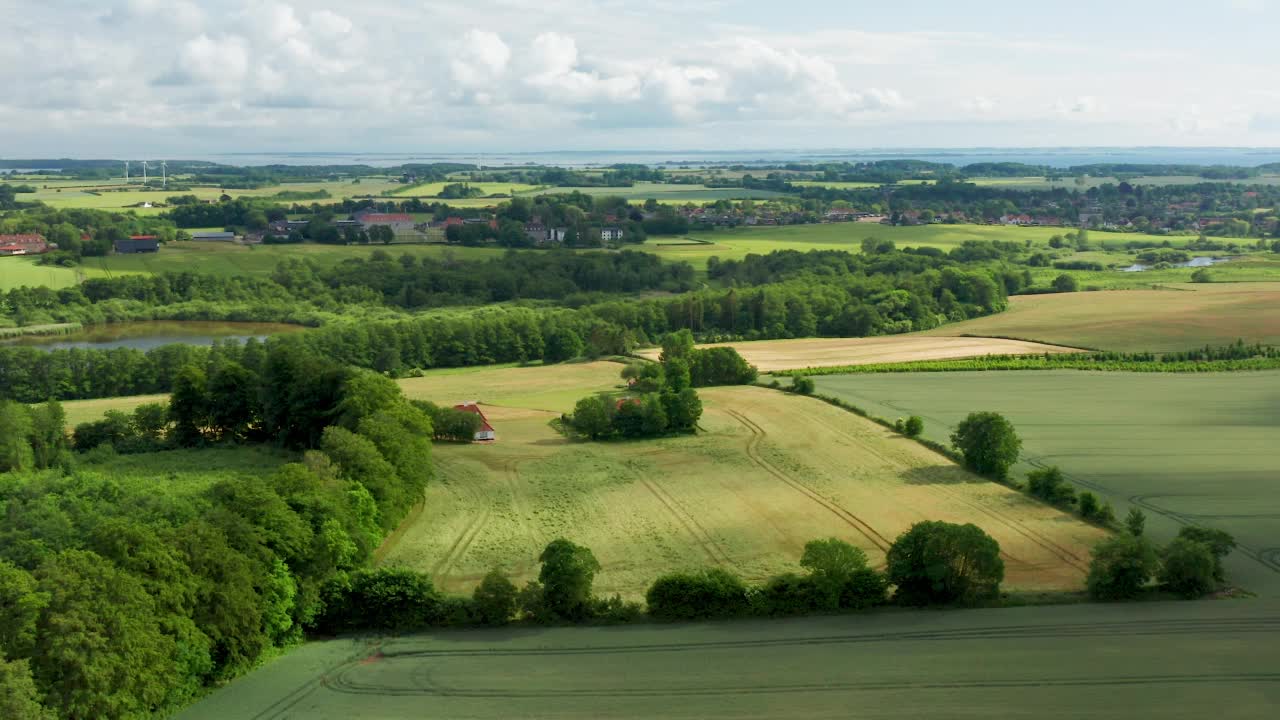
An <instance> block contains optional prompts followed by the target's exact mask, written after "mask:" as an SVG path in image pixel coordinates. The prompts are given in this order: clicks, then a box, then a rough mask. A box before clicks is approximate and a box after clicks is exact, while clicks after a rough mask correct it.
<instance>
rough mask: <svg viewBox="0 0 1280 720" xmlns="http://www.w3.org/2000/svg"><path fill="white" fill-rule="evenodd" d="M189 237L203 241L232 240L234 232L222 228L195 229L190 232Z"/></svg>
mask: <svg viewBox="0 0 1280 720" xmlns="http://www.w3.org/2000/svg"><path fill="white" fill-rule="evenodd" d="M191 239H192V240H201V241H205V242H234V241H235V239H236V234H235V233H233V232H228V231H222V230H217V231H212V230H209V231H196V232H193V233H191Z"/></svg>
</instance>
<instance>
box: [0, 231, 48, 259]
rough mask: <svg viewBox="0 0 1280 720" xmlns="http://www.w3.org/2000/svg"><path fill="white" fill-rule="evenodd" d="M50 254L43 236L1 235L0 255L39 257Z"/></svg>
mask: <svg viewBox="0 0 1280 720" xmlns="http://www.w3.org/2000/svg"><path fill="white" fill-rule="evenodd" d="M46 252H49V243H47V242H45V239H44V236H43V235H36V234H25V235H0V255H39V254H40V253H46Z"/></svg>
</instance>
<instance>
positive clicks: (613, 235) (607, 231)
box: [600, 225, 622, 242]
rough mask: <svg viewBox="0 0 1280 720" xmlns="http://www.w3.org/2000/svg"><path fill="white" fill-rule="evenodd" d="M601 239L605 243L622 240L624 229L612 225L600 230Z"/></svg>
mask: <svg viewBox="0 0 1280 720" xmlns="http://www.w3.org/2000/svg"><path fill="white" fill-rule="evenodd" d="M600 239H601V240H603V241H605V242H610V241H614V240H621V239H622V228H620V227H617V226H613V225H610V226H608V227H602V228H600Z"/></svg>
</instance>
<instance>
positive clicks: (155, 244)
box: [113, 235, 160, 255]
mask: <svg viewBox="0 0 1280 720" xmlns="http://www.w3.org/2000/svg"><path fill="white" fill-rule="evenodd" d="M113 245H114V249H115V251H116V253H118V254H120V255H133V254H136V253H153V252H160V240H159V239H158V238H156V236H155V235H131V236H129V239H128V240H116V241H115V242H114V243H113Z"/></svg>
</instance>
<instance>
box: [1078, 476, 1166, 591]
mask: <svg viewBox="0 0 1280 720" xmlns="http://www.w3.org/2000/svg"><path fill="white" fill-rule="evenodd" d="M1081 499H1082V500H1083V496H1081ZM1157 564H1158V562H1157V558H1156V551H1155V548H1154V547H1152V545H1151V543H1150V542H1148V541H1147V539H1146V538H1143V537H1139V536H1135V535H1129V534H1124V535H1117V536H1116V537H1113V538H1111V539H1110V540H1105V541H1103V542H1101V543H1099V544H1098V546H1097V547H1095V548H1094V549H1093V559H1092V560H1091V561H1090V562H1089V577H1088V580H1087V581H1086V585H1087V586H1088V589H1089V596H1090V597H1092V598H1093V599H1094V600H1129V599H1131V598H1134V597H1136V596H1137V595H1138V593H1140V592H1142V588H1143V587H1144V586H1146V584H1147V582H1148V581H1149V580H1151V576H1152V575H1154V574H1155V571H1156V566H1157Z"/></svg>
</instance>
